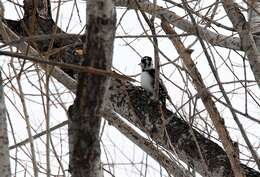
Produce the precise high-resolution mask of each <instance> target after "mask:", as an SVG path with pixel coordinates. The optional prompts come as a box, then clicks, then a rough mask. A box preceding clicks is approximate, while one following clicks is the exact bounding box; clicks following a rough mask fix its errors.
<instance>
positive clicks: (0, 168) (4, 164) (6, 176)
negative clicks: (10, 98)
mask: <svg viewBox="0 0 260 177" xmlns="http://www.w3.org/2000/svg"><path fill="white" fill-rule="evenodd" d="M0 174H1V175H0V176H2V177H11V170H10V160H9V148H8V134H7V122H6V107H5V100H4V91H3V80H2V76H1V72H0Z"/></svg>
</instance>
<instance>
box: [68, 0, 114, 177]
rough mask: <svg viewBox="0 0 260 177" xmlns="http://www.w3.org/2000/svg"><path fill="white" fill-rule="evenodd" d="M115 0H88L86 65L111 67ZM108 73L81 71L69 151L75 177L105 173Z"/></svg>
mask: <svg viewBox="0 0 260 177" xmlns="http://www.w3.org/2000/svg"><path fill="white" fill-rule="evenodd" d="M115 23H116V19H115V9H114V4H113V1H112V0H98V1H96V0H88V2H87V25H88V27H87V30H86V44H85V45H86V46H87V47H86V48H85V49H84V61H83V63H82V65H83V66H91V67H94V68H98V69H103V70H110V69H111V65H112V56H113V42H114V35H115ZM109 82H110V79H109V77H108V76H101V75H93V74H89V73H80V74H79V82H78V87H77V93H76V99H75V101H74V104H73V105H72V106H71V107H70V109H69V151H70V172H71V174H72V177H84V176H86V177H101V176H103V174H102V167H101V162H100V154H101V151H100V137H99V131H100V122H101V112H102V110H103V108H104V105H105V104H107V101H106V99H105V97H106V92H107V88H108V85H109V84H110V83H109Z"/></svg>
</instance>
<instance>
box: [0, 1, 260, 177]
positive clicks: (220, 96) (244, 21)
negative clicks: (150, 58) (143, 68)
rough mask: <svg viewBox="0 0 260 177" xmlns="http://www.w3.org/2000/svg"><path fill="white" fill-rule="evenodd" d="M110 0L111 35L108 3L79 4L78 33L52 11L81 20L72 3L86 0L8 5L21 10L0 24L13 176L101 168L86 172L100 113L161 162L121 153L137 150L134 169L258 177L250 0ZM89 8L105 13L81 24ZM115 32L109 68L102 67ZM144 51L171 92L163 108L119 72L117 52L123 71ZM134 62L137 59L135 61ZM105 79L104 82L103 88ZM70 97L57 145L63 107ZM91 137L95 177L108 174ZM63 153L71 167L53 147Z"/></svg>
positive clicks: (259, 68)
mask: <svg viewBox="0 0 260 177" xmlns="http://www.w3.org/2000/svg"><path fill="white" fill-rule="evenodd" d="M114 2H115V6H116V7H117V14H118V15H117V16H118V17H117V19H118V20H117V25H116V27H117V32H116V35H115V37H113V18H114V17H113V15H112V11H113V10H111V9H113V6H111V5H110V4H112V2H111V1H105V2H104V1H101V0H100V1H88V3H90V5H89V6H87V13H89V14H88V15H87V19H88V21H87V23H86V24H87V28H86V32H87V35H83V34H81V33H78V34H76V33H74V34H72V33H68V32H66V31H67V30H68V29H69V28H70V26H69V25H68V27H66V28H64V27H62V26H61V27H58V26H59V23H58V22H59V21H60V20H62V22H65V21H66V20H64V18H62V15H61V14H62V10H63V9H62V8H63V7H66V3H68V4H69V7H70V8H71V9H72V10H71V12H72V13H71V15H70V18H69V20H68V22H69V24H71V21H73V20H72V19H73V16H74V17H76V18H77V19H78V21H80V22H81V23H82V24H83V26H84V25H85V23H84V22H82V21H83V20H82V19H83V18H85V17H83V16H84V15H83V14H84V13H85V9H84V8H83V9H84V10H83V11H81V10H80V7H79V4H80V5H85V2H84V3H82V2H80V1H68V2H67V1H66V2H62V1H57V2H56V1H55V2H51V1H48V0H43V1H37V0H33V1H31V0H25V1H23V3H22V2H11V3H12V5H13V6H14V7H15V8H16V12H17V14H22V17H21V18H20V19H18V20H10V19H8V18H6V19H4V20H3V23H2V25H1V26H2V27H1V40H2V42H3V45H2V46H1V50H0V54H1V55H5V56H10V57H11V58H6V59H5V60H4V62H3V75H4V77H5V80H4V86H5V92H6V98H7V100H8V103H7V104H8V106H7V107H8V112H9V114H10V122H9V125H10V127H9V129H10V131H11V134H10V136H9V137H10V140H11V142H12V143H11V144H13V145H12V146H10V147H9V149H10V152H11V158H12V159H13V161H11V162H12V169H13V170H12V172H13V174H14V176H19V175H21V174H20V173H23V174H22V175H28V176H30V175H31V176H40V175H43V176H44V175H47V176H51V175H56V174H57V175H62V176H68V175H69V174H70V173H71V174H72V176H78V175H81V174H84V175H86V176H89V175H93V176H102V173H103V172H102V171H100V172H101V173H99V172H97V171H96V172H97V173H95V174H94V172H93V173H91V171H90V170H89V169H97V168H96V167H99V166H100V162H99V158H100V157H99V154H100V153H99V152H100V151H99V143H101V142H102V141H100V140H101V139H100V138H99V137H102V135H103V133H104V131H109V130H108V129H111V128H112V127H111V126H107V125H106V123H105V121H104V122H103V124H102V126H101V127H103V128H101V130H100V129H99V127H100V121H101V116H102V117H103V118H104V119H105V120H106V121H108V122H109V125H113V127H116V128H117V130H119V131H120V132H121V133H122V134H124V135H125V136H126V137H128V138H129V139H130V140H131V141H132V142H133V143H134V144H136V145H138V146H139V147H140V148H141V149H142V150H143V151H144V152H146V153H147V154H148V155H149V156H150V157H152V158H153V159H154V160H155V161H156V162H158V164H159V165H160V166H159V167H158V166H157V165H155V162H154V161H148V160H147V159H146V161H145V160H143V161H142V163H141V167H140V168H139V166H138V164H136V163H134V162H132V161H130V160H129V157H131V156H132V155H135V153H139V152H132V153H129V154H128V157H127V159H128V160H129V161H130V162H131V163H130V164H131V165H133V164H135V165H134V167H135V168H136V170H137V171H138V173H139V175H140V176H145V175H147V174H148V173H150V171H151V170H149V169H150V168H149V165H151V166H154V168H155V169H160V167H163V169H164V170H165V171H163V170H162V171H161V175H169V176H170V175H174V176H196V175H198V174H197V173H199V174H200V175H201V176H214V177H223V176H228V177H230V176H236V177H238V176H259V175H260V174H259V172H258V170H259V169H260V160H259V156H258V153H259V135H258V134H257V128H258V127H259V123H260V121H259V118H258V117H259V113H260V112H259V105H260V104H259V103H260V102H259V85H260V83H259V78H260V64H259V61H260V60H259V58H258V57H259V54H258V52H259V49H258V48H259V46H258V43H259V42H258V33H259V29H258V28H259V11H260V10H259V6H260V4H259V2H257V1H253V0H252V1H241V2H240V1H237V2H233V1H232V0H223V1H218V0H217V1H208V2H202V1H185V0H183V1H170V0H167V1H166V0H165V1H156V0H154V1H137V0H127V1H126V0H115V1H114ZM91 3H94V4H93V6H92V4H91ZM4 5H5V6H8V5H10V3H8V2H6V3H5V4H4ZM106 5H107V6H106ZM92 7H93V8H92ZM122 7H123V9H122ZM19 8H20V9H22V10H23V13H20V11H19ZM6 9H7V8H6ZM90 9H91V10H93V11H91V10H90ZM96 9H97V10H96ZM66 10H67V9H66ZM95 10H96V11H95ZM98 10H102V12H103V13H104V15H102V13H101V12H100V13H97V14H98V15H97V16H96V20H94V22H92V21H91V20H92V17H93V19H95V15H93V16H91V14H95V12H97V11H98ZM7 11H8V10H6V12H7ZM81 12H83V13H81ZM108 14H110V15H108ZM128 14H129V16H128ZM106 16H107V17H106ZM108 16H109V17H111V21H109V20H108V21H107V20H106V19H107V18H108ZM103 18H104V19H103ZM130 21H131V23H130ZM95 22H97V23H96V24H95ZM88 23H89V24H88ZM62 24H64V23H62ZM96 25H97V26H96ZM99 25H101V27H100V26H99ZM107 25H108V27H109V28H108V30H106V29H107ZM131 28H133V29H134V30H133V34H132V33H131V32H129V31H131V30H129V29H131ZM77 29H79V28H77ZM80 30H82V31H85V28H84V27H83V28H82V29H80ZM80 30H79V32H80ZM95 35H97V36H95ZM114 39H118V40H116V42H115V49H114V57H113V61H114V62H113V67H112V69H113V70H115V71H117V73H115V72H112V71H111V59H112V53H111V52H112V50H113V47H112V46H113V40H114ZM119 40H120V41H119ZM121 43H122V44H124V47H122V46H120V44H121ZM84 44H87V45H84ZM103 44H106V45H104V48H103ZM83 46H84V47H83ZM125 48H127V49H128V50H127V52H125V51H123V52H121V50H125ZM83 49H84V50H83ZM190 49H193V50H194V52H192V53H191V50H190ZM97 50H98V52H97ZM82 51H86V52H83V53H84V55H81V53H82ZM126 53H127V54H126ZM147 53H148V54H150V53H154V58H155V67H156V73H157V78H158V76H159V73H160V77H161V78H163V79H164V81H165V84H166V86H167V88H168V91H169V93H170V96H171V98H172V100H173V101H172V102H171V103H168V107H167V109H164V108H162V107H161V106H160V103H159V102H158V101H156V99H153V97H152V96H151V95H150V94H149V93H147V92H145V91H144V90H143V89H141V88H140V87H138V86H136V85H137V84H136V80H138V79H139V78H138V75H134V73H136V72H138V70H134V73H133V72H129V71H128V70H126V71H124V72H120V71H118V70H122V67H119V65H120V64H119V63H120V60H124V62H122V63H123V65H124V67H125V66H126V63H128V67H131V64H133V63H134V62H133V54H135V55H136V54H137V55H139V56H144V55H147ZM134 58H136V60H135V63H134V65H135V67H137V63H138V62H139V60H140V59H139V58H138V57H136V56H135V57H134ZM105 62H107V63H106V64H105ZM121 65H122V64H121ZM118 73H120V74H118ZM129 74H131V75H132V78H131V77H130V76H131V75H129ZM126 75H127V76H126ZM54 78H55V79H54ZM105 78H110V79H111V81H110V84H108V85H107V87H108V93H107V94H105V93H106V91H105V90H106V89H105V86H104V85H105V84H106V82H105V80H106V79H105ZM77 83H78V86H77ZM155 90H156V89H155ZM74 94H75V95H76V99H75V101H74V104H73V106H71V107H70V109H69V117H70V119H69V120H70V121H69V137H70V143H68V142H67V141H66V139H67V137H68V136H67V133H65V132H67V129H68V128H67V126H66V125H67V124H68V120H67V118H66V115H65V113H66V112H67V110H68V107H69V106H70V105H71V104H72V100H73V99H74ZM104 99H105V100H106V99H107V100H108V101H105V105H104V106H103V107H102V102H103V100H104ZM68 101H69V102H68ZM36 112H37V113H36ZM40 113H42V114H40ZM35 115H37V116H35ZM39 115H41V116H39ZM35 117H37V118H35ZM16 118H18V119H16ZM21 118H22V119H21ZM123 120H124V121H123ZM14 121H15V122H14ZM17 125H19V126H17ZM22 126H24V127H26V128H27V129H25V130H26V132H25V131H23V130H20V129H19V127H22ZM133 126H135V128H133ZM91 128H93V129H91ZM92 130H93V131H92ZM99 131H100V132H99ZM98 132H99V135H100V136H98ZM25 133H26V134H27V137H26V136H25ZM111 137H112V134H111ZM17 138H19V140H17ZM23 139H24V140H23ZM89 140H91V141H89ZM117 141H120V139H118V140H117ZM112 142H113V141H112V140H111V141H110V143H112ZM115 143H118V142H115ZM102 144H103V146H102V147H103V149H104V150H103V154H105V155H104V156H105V158H104V160H103V170H104V171H105V172H104V174H105V175H108V176H116V175H118V174H117V173H118V171H119V170H118V169H119V168H113V167H114V166H115V165H117V162H116V161H115V158H112V157H113V154H111V152H110V151H109V150H108V149H109V148H107V147H108V146H106V145H105V143H102ZM28 145H29V146H28ZM68 145H70V146H69V147H68ZM42 146H44V148H43V147H42ZM116 146H117V147H118V145H116ZM91 147H94V148H93V149H91ZM222 147H223V148H222ZM118 148H119V149H120V147H118ZM69 149H70V167H69V165H68V162H69V160H68V157H67V156H66V153H65V154H64V151H65V152H68V150H69ZM93 150H94V151H93ZM120 150H121V151H122V149H120ZM94 152H95V153H94ZM114 155H116V156H119V154H118V153H114ZM147 157H148V156H147ZM43 158H44V160H43ZM24 159H26V160H28V162H27V163H24V162H23V160H24ZM110 161H111V162H112V163H110ZM144 162H145V163H144ZM143 163H144V164H145V165H144V166H142V164H143ZM183 164H185V165H183ZM92 165H93V168H92V167H91V166H92ZM156 166H157V167H156ZM0 169H1V168H0ZM98 169H99V168H98ZM68 171H69V172H70V173H68ZM155 171H156V170H155ZM88 173H90V174H88ZM120 176H122V174H120Z"/></svg>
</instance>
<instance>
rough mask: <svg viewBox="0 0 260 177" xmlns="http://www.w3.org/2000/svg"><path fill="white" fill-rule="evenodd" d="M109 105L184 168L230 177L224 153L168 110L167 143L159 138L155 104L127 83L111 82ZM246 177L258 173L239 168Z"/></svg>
mask: <svg viewBox="0 0 260 177" xmlns="http://www.w3.org/2000/svg"><path fill="white" fill-rule="evenodd" d="M111 81H112V82H111V85H110V88H109V90H110V92H111V94H110V101H111V103H112V105H113V109H114V110H115V111H116V112H117V113H118V114H120V115H121V116H123V117H125V118H126V119H127V120H128V121H129V122H131V123H132V124H134V125H135V126H137V127H138V128H140V129H141V130H143V131H144V132H145V133H146V134H147V135H149V136H150V137H152V139H153V140H154V141H155V142H157V143H159V144H161V145H162V146H163V147H164V148H167V149H169V150H171V148H170V147H169V143H171V144H172V145H173V146H174V148H175V151H176V152H177V154H178V157H179V158H180V159H181V160H182V161H184V162H185V163H186V164H193V167H194V170H195V171H196V172H198V173H200V174H201V175H202V176H206V174H208V176H214V177H233V174H232V169H231V166H230V163H229V159H228V157H227V154H226V152H225V151H224V150H223V149H222V148H221V147H220V146H219V145H218V144H216V143H214V142H213V141H211V140H209V139H207V138H205V137H204V136H203V135H201V134H200V133H199V132H197V131H196V130H194V129H191V127H190V126H189V125H188V123H186V122H185V121H184V120H183V119H181V118H180V117H179V116H177V115H176V114H174V113H172V112H171V111H169V110H164V117H165V119H166V122H165V123H164V128H165V129H166V130H167V133H168V136H169V139H167V137H166V136H165V135H164V134H163V135H161V136H158V131H157V130H158V128H159V127H160V125H162V124H161V122H160V121H159V120H160V117H161V111H160V107H159V106H158V103H156V102H154V101H152V100H151V99H150V95H149V94H147V93H146V92H145V91H143V89H141V88H140V87H135V86H133V85H132V84H131V83H129V82H122V81H120V80H114V79H113V80H111ZM192 132H193V133H194V135H195V137H196V141H197V142H198V144H199V147H200V151H201V153H202V155H203V157H204V159H205V160H206V161H205V162H206V166H207V172H206V171H205V169H204V168H203V166H204V165H205V164H204V161H203V159H201V158H200V154H199V150H198V149H197V148H196V142H195V140H194V138H193V135H192ZM241 167H242V168H243V170H244V172H245V174H246V176H247V177H257V176H259V175H260V173H259V172H257V171H255V170H254V169H251V168H249V167H247V166H245V165H243V164H241Z"/></svg>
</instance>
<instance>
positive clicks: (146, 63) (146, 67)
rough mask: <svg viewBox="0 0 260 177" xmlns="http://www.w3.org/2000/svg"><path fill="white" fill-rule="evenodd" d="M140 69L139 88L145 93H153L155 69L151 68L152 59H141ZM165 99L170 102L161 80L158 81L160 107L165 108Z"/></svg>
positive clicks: (147, 57)
mask: <svg viewBox="0 0 260 177" xmlns="http://www.w3.org/2000/svg"><path fill="white" fill-rule="evenodd" d="M139 65H140V66H141V68H142V72H141V87H142V88H143V89H145V90H146V91H148V92H150V93H153V92H154V82H155V69H154V67H153V61H152V58H151V57H149V56H145V57H143V58H142V59H141V63H140V64H139ZM166 99H168V100H169V101H170V97H169V95H168V92H167V90H166V87H165V86H164V84H163V82H162V80H161V79H159V100H160V102H161V103H162V105H163V106H164V107H165V106H166Z"/></svg>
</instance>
